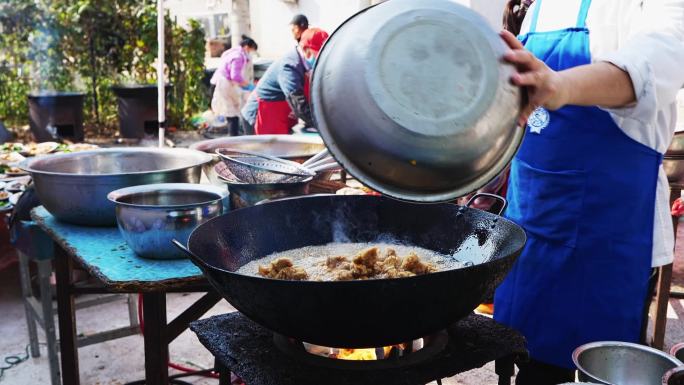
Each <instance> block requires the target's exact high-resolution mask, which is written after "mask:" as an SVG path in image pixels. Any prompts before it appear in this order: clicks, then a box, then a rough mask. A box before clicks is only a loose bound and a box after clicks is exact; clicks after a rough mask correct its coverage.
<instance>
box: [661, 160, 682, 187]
mask: <svg viewBox="0 0 684 385" xmlns="http://www.w3.org/2000/svg"><path fill="white" fill-rule="evenodd" d="M663 169H664V170H665V174H667V181H668V182H670V184H671V185H676V186H682V187H684V156H670V155H666V156H665V158H664V159H663Z"/></svg>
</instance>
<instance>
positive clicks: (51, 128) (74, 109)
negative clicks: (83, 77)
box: [28, 92, 85, 142]
mask: <svg viewBox="0 0 684 385" xmlns="http://www.w3.org/2000/svg"><path fill="white" fill-rule="evenodd" d="M84 96H85V94H83V93H81V92H36V93H30V94H28V103H29V124H30V127H31V132H32V133H33V136H34V137H35V139H36V141H37V142H49V141H53V140H58V139H68V140H70V141H73V142H82V141H83V136H84V135H83V98H84Z"/></svg>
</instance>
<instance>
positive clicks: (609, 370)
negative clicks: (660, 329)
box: [572, 341, 682, 385]
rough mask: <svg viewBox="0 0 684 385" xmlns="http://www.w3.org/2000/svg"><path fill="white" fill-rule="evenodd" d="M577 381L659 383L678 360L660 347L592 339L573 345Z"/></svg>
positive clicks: (628, 384) (619, 384)
mask: <svg viewBox="0 0 684 385" xmlns="http://www.w3.org/2000/svg"><path fill="white" fill-rule="evenodd" d="M572 360H573V362H574V363H575V366H577V369H578V370H579V375H578V378H579V380H580V381H587V382H593V383H597V384H607V385H611V384H615V385H661V384H662V379H663V376H664V375H665V373H666V372H667V371H669V370H670V369H673V368H676V367H678V366H681V365H682V362H681V361H679V360H678V359H676V358H675V357H672V356H670V355H668V354H666V353H663V352H661V351H660V350H657V349H653V348H650V347H648V346H643V345H638V344H632V343H628V342H613V341H606V342H593V343H589V344H586V345H582V346H580V347H579V348H577V349H575V351H574V352H573V354H572Z"/></svg>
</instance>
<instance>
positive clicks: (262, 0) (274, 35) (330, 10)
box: [250, 0, 366, 59]
mask: <svg viewBox="0 0 684 385" xmlns="http://www.w3.org/2000/svg"><path fill="white" fill-rule="evenodd" d="M364 3H366V1H364V0H299V2H298V4H293V3H288V2H284V1H283V0H251V1H250V12H251V18H252V37H253V38H254V39H255V40H256V41H257V43H258V44H259V55H261V56H262V57H266V58H270V59H275V58H278V57H280V56H281V55H282V54H283V53H284V52H286V51H287V50H288V49H290V48H291V47H294V46H295V44H296V42H295V40H294V39H293V38H292V34H291V33H290V26H289V23H290V20H291V19H292V17H293V16H294V15H296V14H298V13H302V14H304V15H306V17H308V18H309V23H310V24H311V25H312V26H314V27H319V28H322V29H324V30H325V31H327V32H328V33H332V31H334V30H335V28H337V26H338V25H340V24H341V23H342V22H343V21H345V20H346V19H347V18H349V17H350V16H352V15H353V14H354V13H356V12H358V11H359V10H360V9H361V6H362V5H363V4H364Z"/></svg>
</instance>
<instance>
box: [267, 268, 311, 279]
mask: <svg viewBox="0 0 684 385" xmlns="http://www.w3.org/2000/svg"><path fill="white" fill-rule="evenodd" d="M274 278H275V279H285V280H288V281H306V280H307V279H309V274H308V273H307V272H306V270H304V269H302V268H301V267H294V266H293V267H286V268H284V269H282V270H280V271H278V273H277V274H276V276H275V277H274Z"/></svg>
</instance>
